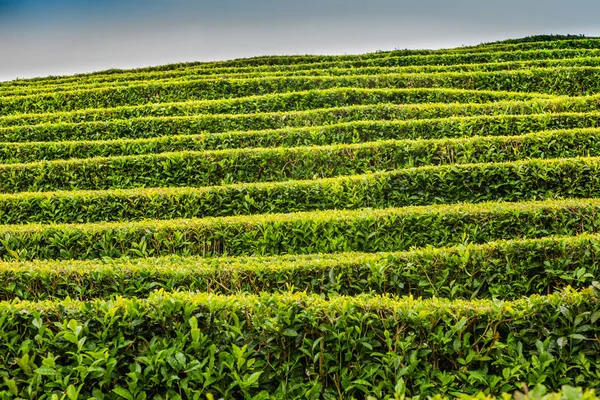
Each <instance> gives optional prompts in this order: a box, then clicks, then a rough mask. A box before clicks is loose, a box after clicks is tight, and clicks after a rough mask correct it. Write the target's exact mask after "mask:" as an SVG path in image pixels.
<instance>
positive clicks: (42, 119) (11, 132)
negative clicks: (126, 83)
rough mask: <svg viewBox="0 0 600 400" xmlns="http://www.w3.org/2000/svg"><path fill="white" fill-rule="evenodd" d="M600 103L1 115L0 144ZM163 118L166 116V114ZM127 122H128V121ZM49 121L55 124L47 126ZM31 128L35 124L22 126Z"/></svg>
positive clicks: (560, 109) (556, 109)
mask: <svg viewBox="0 0 600 400" xmlns="http://www.w3.org/2000/svg"><path fill="white" fill-rule="evenodd" d="M332 97H334V98H335V97H336V96H332ZM599 104H600V95H595V96H585V97H577V98H559V99H554V100H542V99H536V100H529V101H498V102H492V103H483V104H473V103H468V104H460V103H453V104H447V103H436V104H407V105H402V106H401V107H399V106H397V105H393V104H375V105H366V106H364V105H357V106H347V107H333V108H322V109H315V110H307V111H294V112H275V113H272V112H271V113H252V114H239V115H230V114H226V115H222V114H219V115H197V113H199V112H201V111H202V108H201V106H200V108H198V107H197V106H198V104H195V103H182V104H177V103H171V104H168V105H167V104H164V105H154V106H143V107H122V108H114V109H103V110H83V111H80V112H69V113H56V114H37V115H36V114H33V115H18V116H15V117H4V118H2V117H0V140H1V141H16V142H21V141H60V140H77V139H80V140H81V139H83V140H86V139H88V140H89V139H117V138H141V137H156V136H171V135H181V134H198V133H203V132H207V133H210V132H212V133H217V132H227V131H235V130H243V131H247V130H264V129H279V128H283V127H306V126H315V125H328V124H336V123H340V122H350V121H357V120H358V121H360V120H382V119H383V120H388V119H391V120H410V119H430V118H445V117H452V116H466V117H473V116H482V115H506V114H509V115H516V114H541V113H564V112H593V111H598V110H599ZM163 114H164V115H166V116H162V115H163ZM148 115H150V116H151V117H148ZM152 116H156V117H152ZM548 118H550V116H548ZM125 119H126V120H127V121H124V120H125ZM47 122H54V123H51V124H48V123H47ZM30 124H34V125H31V126H23V125H30ZM35 124H37V125H35Z"/></svg>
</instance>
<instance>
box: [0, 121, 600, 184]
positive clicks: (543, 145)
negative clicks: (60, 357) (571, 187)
mask: <svg viewBox="0 0 600 400" xmlns="http://www.w3.org/2000/svg"><path fill="white" fill-rule="evenodd" d="M577 156H600V130H599V129H597V128H594V129H586V130H582V129H575V130H559V131H549V132H544V133H539V132H536V133H531V134H527V135H522V136H513V137H511V136H500V137H493V136H492V137H477V136H476V137H473V138H458V139H438V140H416V141H413V140H382V141H376V142H367V143H358V144H343V145H327V146H304V147H292V148H285V147H279V148H258V149H231V150H214V151H199V152H193V151H185V152H176V153H172V152H170V153H159V154H147V155H139V156H117V157H94V158H87V159H73V160H55V161H38V162H33V163H28V164H0V192H4V193H17V192H24V191H34V192H35V191H53V190H102V189H126V188H136V187H183V186H187V187H201V186H211V185H227V184H235V183H242V182H247V183H258V182H276V181H285V180H303V179H316V178H326V177H335V176H341V175H352V174H361V173H367V172H376V171H384V170H394V169H399V168H409V167H420V166H427V165H443V164H468V163H480V162H504V161H515V160H521V159H531V158H563V157H577Z"/></svg>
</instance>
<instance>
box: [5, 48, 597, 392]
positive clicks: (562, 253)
mask: <svg viewBox="0 0 600 400" xmlns="http://www.w3.org/2000/svg"><path fill="white" fill-rule="evenodd" d="M0 163H1V165H0V193H1V194H0V224H1V225H0V257H2V258H3V260H4V261H3V262H2V263H1V264H0V276H1V278H0V279H1V281H0V282H1V284H0V300H1V302H0V376H1V377H2V379H0V397H1V398H26V399H46V398H48V399H50V398H57V399H62V398H68V399H71V400H74V399H76V398H82V399H87V398H90V397H94V398H96V399H99V400H101V399H108V398H115V399H127V400H134V399H135V400H137V399H146V398H148V399H150V398H154V399H178V398H183V399H188V398H189V399H213V398H214V399H218V398H224V399H266V398H276V399H279V398H290V399H292V398H324V399H342V398H358V399H362V398H370V399H383V398H402V397H403V396H407V397H413V396H421V397H422V398H425V397H427V396H430V395H434V394H442V395H446V396H450V397H453V396H457V395H458V394H460V393H467V394H475V393H478V392H481V391H482V392H484V393H485V394H490V395H494V396H496V395H500V394H501V393H504V392H510V393H512V392H514V391H515V390H526V389H527V388H533V387H535V386H536V385H538V384H543V385H544V386H545V387H546V388H548V390H552V391H556V390H560V389H561V387H562V386H564V385H568V386H580V387H585V388H590V389H593V388H598V387H600V339H599V337H600V284H598V283H597V282H596V280H598V276H599V275H600V39H595V38H583V37H580V38H564V37H553V38H542V37H540V38H537V39H536V38H529V39H527V40H522V41H519V40H515V41H507V42H499V43H492V44H486V45H480V46H475V47H461V48H457V49H450V50H436V51H430V50H418V51H417V50H401V51H392V52H380V53H373V54H365V55H353V56H290V57H258V58H251V59H240V60H233V61H224V62H213V63H193V64H176V65H167V66H162V67H156V68H145V69H138V70H132V71H121V70H113V71H104V72H98V73H93V74H87V75H79V76H68V77H49V78H37V79H28V80H16V81H11V82H2V83H0ZM568 386H566V389H565V390H566V391H569V390H571V391H572V390H573V389H570V388H569V387H568ZM524 388H525V389H524ZM540 388H541V386H540V387H538V389H536V390H538V392H539V391H540V390H541V389H540ZM539 393H541V392H539ZM565 393H567V392H565ZM54 395H56V396H57V397H52V396H54ZM65 396H66V397H65ZM591 397H593V395H589V396H588V398H591ZM567 398H569V399H571V398H574V397H567Z"/></svg>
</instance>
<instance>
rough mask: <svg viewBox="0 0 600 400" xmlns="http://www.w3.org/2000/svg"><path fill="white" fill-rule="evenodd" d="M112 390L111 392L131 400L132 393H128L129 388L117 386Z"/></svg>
mask: <svg viewBox="0 0 600 400" xmlns="http://www.w3.org/2000/svg"><path fill="white" fill-rule="evenodd" d="M112 391H113V393H116V394H118V395H119V396H121V397H123V398H124V399H127V400H133V395H132V394H131V393H129V390H127V389H124V388H122V387H120V386H117V387H116V388H114V389H113V390H112Z"/></svg>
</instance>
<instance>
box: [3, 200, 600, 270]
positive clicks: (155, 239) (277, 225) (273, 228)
mask: <svg viewBox="0 0 600 400" xmlns="http://www.w3.org/2000/svg"><path fill="white" fill-rule="evenodd" d="M599 227H600V201H599V200H595V199H593V200H587V199H582V200H572V199H570V200H560V201H542V202H527V203H484V204H467V205H465V204H462V205H450V206H448V205H435V206H427V207H405V208H391V209H384V210H373V209H361V210H355V211H348V210H344V211H338V210H327V211H314V212H308V213H288V214H264V215H251V216H236V217H222V218H204V219H178V220H168V221H156V220H146V221H140V222H127V223H125V222H104V223H97V224H74V225H54V224H52V225H35V224H30V225H5V226H1V227H0V237H1V238H3V239H2V240H0V244H1V246H0V257H2V258H7V259H11V258H12V259H15V258H16V259H21V260H30V259H36V258H37V259H96V258H103V257H112V258H115V257H121V256H130V257H148V256H150V255H152V256H161V255H169V254H177V255H194V254H197V255H203V256H219V255H233V256H241V255H277V254H309V253H331V252H342V251H362V252H377V251H403V250H407V249H409V248H411V247H423V246H434V247H441V246H451V245H455V244H458V243H465V242H472V243H485V242H489V241H491V240H499V239H516V238H537V237H542V236H548V235H575V234H579V233H583V232H592V233H593V232H598V231H599Z"/></svg>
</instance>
